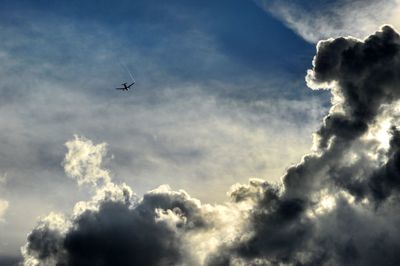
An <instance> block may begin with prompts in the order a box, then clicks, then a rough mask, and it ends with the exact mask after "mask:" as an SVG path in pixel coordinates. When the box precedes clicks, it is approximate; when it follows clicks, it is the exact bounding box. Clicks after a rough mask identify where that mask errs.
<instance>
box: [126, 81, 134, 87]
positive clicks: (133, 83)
mask: <svg viewBox="0 0 400 266" xmlns="http://www.w3.org/2000/svg"><path fill="white" fill-rule="evenodd" d="M133 84H135V82H132V83H131V84H130V85H129V86H127V87H128V88H130V87H131V86H132V85H133Z"/></svg>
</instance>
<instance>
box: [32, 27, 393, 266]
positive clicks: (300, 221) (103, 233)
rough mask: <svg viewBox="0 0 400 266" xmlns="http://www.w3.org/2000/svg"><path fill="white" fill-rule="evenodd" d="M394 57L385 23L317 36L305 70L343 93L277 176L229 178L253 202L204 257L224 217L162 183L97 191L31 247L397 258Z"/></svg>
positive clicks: (213, 256) (170, 254)
mask: <svg viewBox="0 0 400 266" xmlns="http://www.w3.org/2000/svg"><path fill="white" fill-rule="evenodd" d="M399 62H400V37H399V35H398V34H397V33H396V32H395V31H394V30H393V29H392V28H391V27H389V26H384V27H383V28H382V29H381V31H378V32H377V33H375V34H373V35H371V36H370V37H368V38H367V39H365V40H364V41H361V40H357V39H354V38H337V39H331V40H327V41H323V42H320V43H319V45H318V49H317V54H316V56H315V58H314V61H313V69H312V70H310V71H309V73H308V76H307V82H308V84H309V86H310V87H312V88H327V89H330V90H331V92H332V95H333V98H334V100H338V99H340V101H338V103H336V106H334V107H333V108H332V109H331V110H330V113H329V114H328V116H327V117H325V119H324V121H323V124H322V126H321V127H320V129H319V130H318V131H317V132H316V140H315V141H316V143H315V144H316V151H315V153H312V154H309V155H306V156H304V157H303V159H302V161H301V162H300V163H299V164H298V165H294V166H291V167H290V168H289V169H288V170H287V172H286V174H285V175H284V177H283V182H282V184H281V185H272V184H269V183H268V182H262V181H260V180H251V182H250V184H249V185H235V186H234V187H233V189H232V191H231V192H230V196H231V199H232V204H231V205H230V206H231V207H232V208H237V209H239V208H240V207H241V206H242V207H243V206H251V207H249V208H248V209H247V210H248V212H246V213H245V214H246V215H244V216H243V215H241V216H239V217H245V219H243V224H242V226H241V227H240V230H235V231H234V232H235V233H234V234H235V237H233V238H228V239H225V238H215V241H216V242H217V244H216V246H217V248H211V247H209V248H208V250H207V252H206V253H207V254H205V259H204V260H194V259H193V257H192V255H193V253H195V252H196V248H200V244H201V243H202V241H205V239H207V238H208V236H209V235H211V234H210V233H214V234H215V231H218V230H221V228H223V227H216V225H217V222H216V220H217V219H216V217H217V216H215V215H206V212H205V211H204V210H205V209H206V208H211V207H210V206H208V207H205V206H204V205H200V203H199V202H198V201H196V200H194V199H192V198H190V197H189V196H188V195H187V194H186V193H183V192H173V191H170V190H168V189H162V188H161V189H158V190H155V191H152V192H149V193H147V194H146V195H145V196H144V197H143V199H142V200H141V201H140V202H139V203H137V204H133V205H132V203H130V201H129V200H128V201H109V200H108V201H107V200H102V201H100V202H99V203H98V204H99V208H98V210H96V209H90V208H88V209H87V210H86V211H84V212H82V213H80V214H79V215H77V216H76V217H74V218H73V219H72V220H71V223H72V225H71V226H70V227H68V229H67V230H66V231H65V232H62V230H55V229H53V228H51V227H50V226H47V227H46V226H38V227H37V228H36V229H34V230H33V231H32V233H31V234H30V235H29V237H28V243H27V245H26V254H28V255H30V258H31V259H32V258H35V259H38V260H39V261H40V262H45V263H50V262H56V263H57V262H58V263H60V264H61V265H63V264H64V265H213V266H216V265H282V264H288V265H399V264H400V256H399V253H398V252H397V250H398V249H399V248H400V229H399V227H398V224H399V222H400V202H399V199H400V197H399V196H400V195H399V193H398V192H399V191H400V174H399V170H400V169H399V163H400V133H399V130H398V129H397V127H396V126H397V125H396V123H395V122H396V119H391V118H392V116H393V117H395V113H393V112H394V111H393V110H394V109H390V108H389V107H390V106H392V107H393V105H395V104H396V101H397V100H398V99H399V97H400V89H399V88H400V63H399ZM388 108H389V109H388ZM385 110H386V112H384V111H385ZM388 110H389V111H388ZM390 110H392V111H390ZM383 119H389V120H390V122H391V123H392V127H391V130H390V137H391V140H390V142H389V147H388V148H387V149H386V150H385V149H383V148H380V147H379V142H378V141H377V140H371V139H368V138H367V135H368V134H367V133H370V134H373V132H374V130H376V128H377V127H379V125H380V124H381V123H382V121H383ZM371 154H372V155H371ZM214 208H216V209H218V207H217V206H214ZM241 214H243V213H241ZM220 215H222V212H221V213H220ZM232 217H233V216H231V217H230V218H231V220H229V219H228V220H227V221H229V222H227V223H226V224H225V225H226V226H228V225H229V223H233V222H235V221H234V220H233V219H236V218H232ZM220 218H221V217H219V219H220ZM220 220H221V219H220ZM225 220H226V216H225ZM235 229H237V228H235ZM194 232H196V233H197V235H195V237H194V238H193V233H194ZM202 235H204V236H203V238H201V236H202ZM196 239H197V240H196ZM198 239H200V240H198ZM221 239H222V240H221ZM196 241H197V242H196ZM207 243H209V242H207ZM194 247H196V248H194ZM26 254H25V255H26ZM26 258H28V257H26ZM50 264H51V263H50Z"/></svg>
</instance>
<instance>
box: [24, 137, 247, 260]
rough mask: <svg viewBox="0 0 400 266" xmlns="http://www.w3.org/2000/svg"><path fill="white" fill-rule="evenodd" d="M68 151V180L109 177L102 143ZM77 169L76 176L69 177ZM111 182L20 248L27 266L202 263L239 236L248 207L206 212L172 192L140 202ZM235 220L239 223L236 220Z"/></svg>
mask: <svg viewBox="0 0 400 266" xmlns="http://www.w3.org/2000/svg"><path fill="white" fill-rule="evenodd" d="M66 146H67V147H68V152H67V155H66V157H65V160H64V167H65V172H66V173H67V174H70V173H74V174H73V175H74V176H79V177H81V176H84V178H83V180H96V178H97V177H98V176H99V175H98V173H99V172H101V171H106V170H104V169H102V168H101V167H102V166H101V158H98V157H97V156H96V155H99V156H100V157H102V156H105V154H106V150H105V145H104V144H97V145H96V144H93V143H92V142H91V141H90V140H88V139H85V138H82V137H77V136H76V137H75V139H74V140H71V141H68V142H67V143H66ZM82 150H83V151H82ZM72 154H76V155H77V156H76V157H74V156H71V155H72ZM94 158H95V159H94ZM77 162H79V163H78V165H79V167H77V169H78V170H76V169H75V168H74V167H72V169H73V170H71V165H76V163H77ZM88 168H89V169H90V171H86V169H88ZM75 170H76V171H75ZM106 172H107V171H106ZM82 173H84V174H82ZM107 173H108V172H107ZM81 180H82V179H77V182H78V184H82V181H81ZM108 181H109V182H107V183H100V184H99V185H98V187H97V190H96V191H95V194H94V195H93V197H92V199H91V200H90V201H86V202H78V203H77V204H76V205H75V208H74V212H73V213H72V214H71V215H70V216H69V217H66V216H65V215H63V214H56V213H51V214H50V215H48V216H47V217H45V218H43V219H42V220H41V221H40V223H39V224H38V225H37V226H36V227H35V229H34V230H33V231H32V232H31V233H30V234H29V236H28V242H27V244H26V245H25V246H24V247H23V248H22V253H23V256H24V265H55V264H57V265H58V264H60V265H83V264H102V265H103V264H104V265H126V264H129V265H188V264H194V265H196V264H202V263H200V261H204V260H205V258H206V256H207V255H208V252H209V251H210V250H216V248H217V247H218V246H219V245H220V243H221V242H222V241H224V240H227V239H229V238H231V239H230V240H231V241H232V240H233V238H234V237H236V230H235V229H236V228H237V229H238V228H239V227H240V221H241V216H242V215H241V212H243V213H244V212H246V211H248V210H249V206H250V205H249V204H242V205H240V206H239V205H237V206H235V207H234V208H232V206H229V204H225V205H207V204H206V205H202V204H201V203H200V201H199V200H197V199H194V198H192V197H190V196H189V194H187V193H186V192H185V191H183V190H180V191H173V190H171V188H170V187H169V186H167V185H163V186H160V187H159V188H157V189H155V190H152V191H149V192H147V193H146V194H145V195H144V196H143V197H142V198H141V199H138V198H137V197H136V196H135V195H134V194H133V193H132V191H131V190H130V188H129V187H128V186H127V185H125V184H120V185H117V184H115V183H113V182H112V181H111V179H109V180H108ZM88 183H92V182H88ZM233 215H236V217H237V218H238V220H237V221H236V222H232V221H231V220H230V218H231V217H232V216H233ZM216 229H218V230H217V231H216Z"/></svg>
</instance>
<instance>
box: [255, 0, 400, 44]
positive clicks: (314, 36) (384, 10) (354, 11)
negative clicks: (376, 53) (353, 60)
mask: <svg viewBox="0 0 400 266" xmlns="http://www.w3.org/2000/svg"><path fill="white" fill-rule="evenodd" d="M256 2H257V3H259V4H260V6H262V8H264V9H265V10H266V11H267V12H269V13H270V14H272V15H273V16H276V17H277V18H279V19H281V20H282V21H284V23H285V24H286V25H287V26H288V27H289V28H291V29H293V30H294V31H295V32H297V33H298V34H299V35H300V36H302V37H303V38H304V39H305V40H307V41H309V42H312V43H316V42H318V41H319V40H322V39H328V38H334V37H339V36H354V37H357V38H361V39H363V38H365V37H367V36H368V35H369V34H370V33H372V32H375V31H377V30H378V29H379V27H380V26H381V25H383V24H391V25H393V26H394V27H396V28H398V29H399V28H400V19H399V16H398V14H399V11H400V1H399V0H381V1H348V0H341V1H335V2H333V3H330V4H326V5H323V4H321V3H318V1H310V2H309V3H308V4H309V5H310V6H308V7H304V6H302V5H301V4H297V3H295V2H292V1H289V0H284V1H276V0H272V1H271V0H256ZM313 2H315V5H312V4H313Z"/></svg>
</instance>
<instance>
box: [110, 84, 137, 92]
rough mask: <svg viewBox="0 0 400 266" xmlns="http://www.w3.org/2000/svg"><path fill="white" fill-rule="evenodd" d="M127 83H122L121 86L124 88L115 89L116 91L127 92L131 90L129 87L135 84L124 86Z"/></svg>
mask: <svg viewBox="0 0 400 266" xmlns="http://www.w3.org/2000/svg"><path fill="white" fill-rule="evenodd" d="M126 84H127V83H126V82H124V83H122V84H121V85H123V86H124V87H123V88H115V89H116V90H122V91H127V90H129V89H130V88H131V86H132V85H133V84H135V82H132V83H131V84H130V85H128V86H127V85H126Z"/></svg>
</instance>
